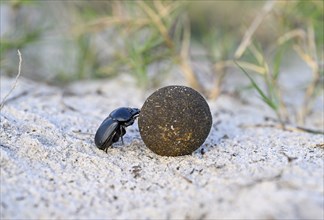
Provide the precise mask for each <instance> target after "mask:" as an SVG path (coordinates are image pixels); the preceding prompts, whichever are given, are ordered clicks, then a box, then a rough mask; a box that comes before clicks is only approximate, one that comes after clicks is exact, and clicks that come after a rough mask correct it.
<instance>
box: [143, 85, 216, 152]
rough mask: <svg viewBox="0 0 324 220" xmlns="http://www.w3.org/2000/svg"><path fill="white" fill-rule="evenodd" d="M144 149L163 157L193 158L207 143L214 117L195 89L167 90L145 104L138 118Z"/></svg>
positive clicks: (150, 97) (163, 90) (158, 93)
mask: <svg viewBox="0 0 324 220" xmlns="http://www.w3.org/2000/svg"><path fill="white" fill-rule="evenodd" d="M138 126H139V131H140V134H141V137H142V139H143V141H144V143H145V145H146V146H147V147H148V148H149V149H151V150H152V151H153V152H155V153H156V154H159V155H162V156H181V155H187V154H191V153H192V152H193V151H195V150H196V149H198V148H199V147H200V146H201V145H202V144H203V143H204V141H205V140H206V138H207V136H208V134H209V132H210V129H211V126H212V115H211V113H210V109H209V106H208V104H207V102H206V100H205V99H204V98H203V97H202V95H200V93H198V92H197V91H195V90H194V89H192V88H189V87H186V86H167V87H163V88H161V89H158V90H157V91H155V92H154V93H153V94H152V95H151V96H149V97H148V98H147V100H146V101H145V103H144V105H143V107H142V109H141V113H140V115H139V118H138Z"/></svg>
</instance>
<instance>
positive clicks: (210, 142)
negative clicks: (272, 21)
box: [0, 76, 324, 219]
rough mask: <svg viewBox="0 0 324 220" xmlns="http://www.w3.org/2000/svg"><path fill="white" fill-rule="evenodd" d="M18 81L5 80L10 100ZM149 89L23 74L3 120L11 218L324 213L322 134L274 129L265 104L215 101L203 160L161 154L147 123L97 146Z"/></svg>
mask: <svg viewBox="0 0 324 220" xmlns="http://www.w3.org/2000/svg"><path fill="white" fill-rule="evenodd" d="M13 81H14V80H13V79H9V78H6V77H4V76H1V97H2V98H3V97H4V95H5V94H6V93H7V92H8V91H9V89H10V87H11V86H12V83H13ZM125 88H127V89H125ZM149 94H150V92H146V93H143V92H142V91H141V90H140V89H138V87H136V85H135V83H134V81H133V80H131V79H130V78H128V77H125V76H122V77H120V78H118V79H116V80H113V81H91V82H78V83H75V84H73V85H70V86H68V87H67V88H64V89H62V88H56V87H51V86H48V85H45V84H40V83H35V82H31V81H29V80H26V79H24V78H20V79H19V84H18V86H17V87H16V89H15V90H14V92H13V93H12V94H11V96H10V97H9V99H8V100H7V102H6V103H5V106H4V108H3V109H2V110H1V115H0V118H1V127H0V151H1V206H0V207H1V219H18V218H19V219H26V218H31V219H35V218H37V219H39V218H44V219H48V218H55V219H68V218H70V219H71V218H74V219H75V218H78V219H89V218H91V219H99V218H105V219H157V218H158V219H225V218H230V219H247V218H249V219H250V218H254V219H261V218H262V219H323V218H324V211H323V210H324V197H323V191H324V183H323V176H324V164H323V163H324V162H323V152H324V149H323V143H324V140H323V135H315V134H310V133H304V132H291V131H283V130H281V129H278V128H275V127H273V126H272V125H273V122H272V121H271V120H270V121H267V120H265V116H269V114H270V115H271V113H270V112H269V111H268V109H267V108H266V107H264V106H263V105H259V104H253V105H252V104H251V103H250V104H243V103H242V102H240V101H239V100H237V99H236V98H234V97H232V96H230V95H222V96H221V97H220V98H219V99H217V101H214V102H209V105H210V108H211V112H212V115H213V127H212V130H211V133H210V135H209V137H208V138H207V140H206V141H205V143H204V144H203V146H202V147H201V148H199V149H198V150H197V151H196V152H194V153H193V154H192V155H188V156H182V157H161V156H158V155H156V154H154V153H153V152H151V151H150V150H149V149H147V148H146V147H145V145H144V143H143V141H142V140H141V138H140V134H139V131H138V127H137V122H136V123H135V124H134V125H133V126H132V127H129V128H128V129H127V134H126V135H125V138H124V145H122V143H121V142H118V143H116V144H115V145H114V146H113V147H112V148H110V149H109V150H108V153H105V152H103V151H101V150H99V149H97V148H96V146H95V145H94V141H93V138H94V133H95V131H96V129H97V127H98V126H99V124H100V123H101V122H102V120H103V119H104V118H105V117H106V116H107V115H108V114H109V113H110V112H111V111H112V110H113V109H115V108H117V107H120V106H131V107H139V108H140V107H141V105H142V104H143V103H144V101H145V99H146V97H147V96H148V95H149ZM321 115H322V114H321ZM315 120H320V121H321V123H323V122H322V120H323V118H317V119H315Z"/></svg>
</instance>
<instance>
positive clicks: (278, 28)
mask: <svg viewBox="0 0 324 220" xmlns="http://www.w3.org/2000/svg"><path fill="white" fill-rule="evenodd" d="M323 4H324V3H323V1H322V0H308V1H305V0H299V1H298V0H296V1H294V0H288V1H284V0H280V1H261V0H260V1H208V0H205V1H170V0H169V1H163V0H154V1H153V0H150V1H117V0H116V1H108V0H107V1H96V0H91V1H90V0H89V1H86V0H84V1H81V0H79V1H72V0H71V1H25V0H12V1H1V5H0V6H1V29H0V37H1V50H0V52H1V55H0V65H1V75H7V76H15V75H16V74H17V65H18V57H17V49H20V51H21V52H22V54H23V60H24V62H23V66H22V70H23V71H22V72H23V76H24V77H28V78H31V79H33V80H37V81H44V82H46V83H50V84H56V85H64V84H66V83H69V82H73V81H76V80H81V79H82V80H85V79H98V78H108V79H114V78H116V77H117V76H119V75H121V74H127V75H131V76H132V77H134V79H136V81H137V83H138V86H139V87H142V88H143V89H148V88H157V87H159V86H160V85H163V84H164V81H165V80H166V79H168V78H170V76H171V77H175V78H180V79H181V80H183V81H184V84H186V85H188V86H191V87H193V88H195V89H197V90H198V91H200V92H202V93H203V94H204V95H205V96H206V97H207V98H209V99H216V98H217V97H218V95H219V94H220V93H222V91H224V90H226V87H228V86H230V85H231V83H227V84H225V83H224V82H225V81H227V82H234V81H235V80H237V78H239V77H242V76H243V77H244V78H246V79H247V80H250V81H249V82H250V83H251V84H250V86H247V89H249V88H250V89H253V88H254V89H256V91H258V88H262V89H263V90H262V91H263V94H262V93H260V92H259V91H258V92H259V95H260V96H261V97H262V100H263V101H265V103H266V104H268V105H269V106H270V107H271V108H272V109H274V110H275V111H277V113H278V114H279V115H280V114H282V117H284V116H285V115H284V114H285V113H284V111H285V103H284V100H283V99H282V98H281V91H280V86H281V85H280V84H281V82H282V81H283V80H286V81H289V80H292V79H294V78H296V77H295V76H292V75H288V76H286V77H285V76H282V75H283V74H282V72H283V71H282V70H283V69H284V68H287V66H289V65H290V66H291V67H294V66H295V65H296V64H298V65H302V66H303V68H304V69H305V73H303V74H304V78H302V80H300V81H301V82H299V83H300V84H298V86H297V87H293V88H294V89H296V88H298V89H300V91H301V92H302V93H303V96H302V97H301V98H300V99H301V100H304V101H301V104H300V105H306V107H305V108H306V109H311V108H310V106H309V105H310V104H309V103H311V100H313V98H314V97H318V94H321V93H319V91H322V90H323V86H322V84H323V39H324V37H323V25H324V24H323V19H324V18H323V11H324V6H323ZM234 61H235V62H234ZM240 68H242V69H244V70H245V71H246V72H247V73H248V74H249V75H246V73H244V74H243V72H242V71H241V70H240ZM298 69H299V67H297V70H298ZM233 72H235V73H233ZM295 74H296V76H298V75H300V72H295ZM244 75H246V76H247V77H246V76H244ZM249 77H250V79H249ZM297 78H298V77H297ZM258 86H259V87H258ZM241 87H244V86H241ZM241 87H240V86H238V87H237V85H236V88H241ZM263 96H265V97H263ZM278 109H279V110H278ZM304 111H306V110H304ZM307 111H308V112H304V113H303V114H306V113H307V114H308V113H309V110H307ZM307 114H306V115H307ZM301 117H302V118H303V117H305V116H301ZM301 120H303V119H301Z"/></svg>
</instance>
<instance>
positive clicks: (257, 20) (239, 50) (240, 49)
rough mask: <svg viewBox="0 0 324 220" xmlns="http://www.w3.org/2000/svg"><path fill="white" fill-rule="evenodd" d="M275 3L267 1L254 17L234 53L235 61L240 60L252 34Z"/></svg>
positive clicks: (273, 0)
mask: <svg viewBox="0 0 324 220" xmlns="http://www.w3.org/2000/svg"><path fill="white" fill-rule="evenodd" d="M275 3H276V0H268V1H267V2H266V3H265V5H264V6H263V8H262V10H261V12H260V13H259V14H258V16H256V17H255V19H254V20H253V22H252V23H251V25H250V27H249V28H248V30H247V31H246V32H245V34H244V37H243V39H242V42H241V43H240V45H239V47H238V48H237V50H236V51H235V54H234V57H235V59H239V58H241V56H242V55H243V53H244V52H245V50H246V48H247V47H248V46H249V45H250V43H251V38H252V36H253V34H254V32H255V31H256V30H257V29H258V27H259V26H260V24H261V23H262V21H263V20H264V18H265V17H266V16H267V15H268V13H269V12H271V10H272V8H273V6H274V4H275Z"/></svg>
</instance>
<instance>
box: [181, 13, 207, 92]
mask: <svg viewBox="0 0 324 220" xmlns="http://www.w3.org/2000/svg"><path fill="white" fill-rule="evenodd" d="M183 32H184V33H183V40H182V46H181V52H180V67H181V69H182V71H183V73H184V76H185V78H186V81H187V82H188V83H189V85H190V86H191V87H193V88H194V89H196V90H198V91H202V85H200V83H199V82H198V79H197V77H196V75H195V73H194V72H193V70H192V67H191V63H190V57H189V54H190V23H189V18H188V17H187V16H185V19H184V31H183Z"/></svg>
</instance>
